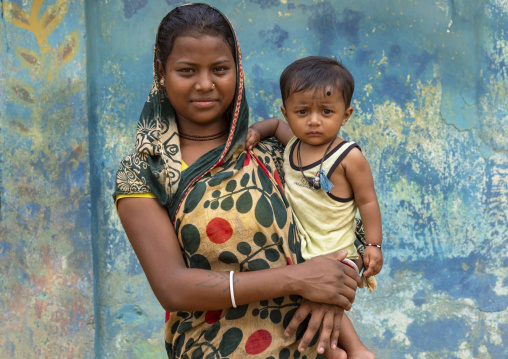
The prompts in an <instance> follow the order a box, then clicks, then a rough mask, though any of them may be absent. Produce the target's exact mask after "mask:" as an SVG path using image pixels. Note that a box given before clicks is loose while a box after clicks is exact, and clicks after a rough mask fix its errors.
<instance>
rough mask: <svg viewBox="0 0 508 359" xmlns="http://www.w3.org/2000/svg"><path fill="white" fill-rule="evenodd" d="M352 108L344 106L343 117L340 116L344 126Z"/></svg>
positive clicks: (351, 112)
mask: <svg viewBox="0 0 508 359" xmlns="http://www.w3.org/2000/svg"><path fill="white" fill-rule="evenodd" d="M353 110H354V109H353V108H352V107H351V106H349V107H348V108H346V111H344V117H343V118H342V126H344V125H345V124H346V122H347V120H349V118H350V117H351V115H352V114H353Z"/></svg>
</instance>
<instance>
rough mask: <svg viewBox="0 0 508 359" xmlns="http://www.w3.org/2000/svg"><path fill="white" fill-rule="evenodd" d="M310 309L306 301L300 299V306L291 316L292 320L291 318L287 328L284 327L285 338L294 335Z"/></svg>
mask: <svg viewBox="0 0 508 359" xmlns="http://www.w3.org/2000/svg"><path fill="white" fill-rule="evenodd" d="M310 311H311V307H310V304H309V302H308V301H307V300H305V299H302V301H301V303H300V306H299V307H298V309H297V310H296V312H295V314H294V315H293V318H291V321H290V322H289V324H288V326H287V327H286V330H285V331H284V335H285V336H286V337H290V336H292V335H293V334H294V333H296V330H297V329H298V327H299V326H300V324H302V322H303V321H304V320H305V318H307V316H308V315H309V314H310Z"/></svg>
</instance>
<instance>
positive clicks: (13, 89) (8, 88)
mask: <svg viewBox="0 0 508 359" xmlns="http://www.w3.org/2000/svg"><path fill="white" fill-rule="evenodd" d="M2 82H3V83H4V84H5V87H4V88H5V93H6V95H7V98H8V99H9V100H11V101H13V102H16V103H17V104H18V105H23V106H26V107H31V106H32V105H33V103H34V102H35V101H34V92H35V91H34V89H33V87H32V86H30V85H29V84H27V83H26V82H25V81H22V80H18V79H14V78H7V79H4V80H3V81H2Z"/></svg>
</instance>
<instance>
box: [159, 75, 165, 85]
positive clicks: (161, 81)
mask: <svg viewBox="0 0 508 359" xmlns="http://www.w3.org/2000/svg"><path fill="white" fill-rule="evenodd" d="M159 82H160V84H161V86H164V77H163V78H161V80H160V81H159Z"/></svg>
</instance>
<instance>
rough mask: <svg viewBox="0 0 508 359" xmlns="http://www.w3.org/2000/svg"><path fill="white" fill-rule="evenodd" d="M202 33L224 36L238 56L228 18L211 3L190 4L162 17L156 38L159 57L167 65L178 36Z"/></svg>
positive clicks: (232, 51)
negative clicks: (210, 4)
mask: <svg viewBox="0 0 508 359" xmlns="http://www.w3.org/2000/svg"><path fill="white" fill-rule="evenodd" d="M201 35H211V36H220V37H222V38H223V40H224V42H225V43H226V44H228V46H229V48H230V49H231V53H232V54H233V58H236V56H235V53H236V50H235V39H234V36H233V32H232V30H231V27H230V25H229V23H228V21H227V20H226V18H225V17H224V16H223V15H222V14H221V13H220V12H218V11H217V10H215V9H214V8H213V7H211V6H209V5H206V4H189V5H183V6H179V7H177V8H175V9H173V10H171V11H170V12H169V13H168V14H167V15H166V16H165V17H164V19H162V21H161V23H160V25H159V30H158V31H157V39H156V40H155V42H156V43H155V45H156V47H157V49H158V53H157V59H158V60H159V61H160V62H161V63H162V64H163V65H165V64H166V61H167V60H168V57H169V54H170V53H171V50H172V49H173V44H174V43H175V40H176V39H177V38H179V37H182V36H192V37H198V36H201Z"/></svg>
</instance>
